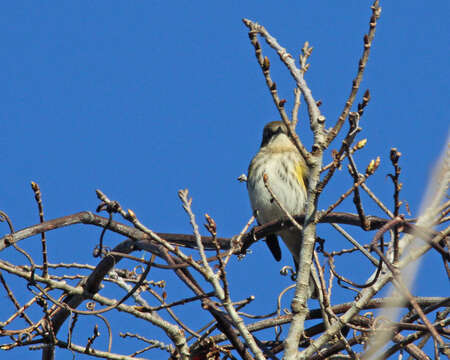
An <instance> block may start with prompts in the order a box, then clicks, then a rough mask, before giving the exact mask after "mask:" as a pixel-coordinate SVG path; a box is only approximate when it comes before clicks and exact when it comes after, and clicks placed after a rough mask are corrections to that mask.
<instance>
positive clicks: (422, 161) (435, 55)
mask: <svg viewBox="0 0 450 360" xmlns="http://www.w3.org/2000/svg"><path fill="white" fill-rule="evenodd" d="M370 4H371V1H361V0H353V1H346V2H344V3H343V2H336V1H323V0H322V1H301V2H300V1H289V2H288V1H284V2H275V1H273V2H272V1H247V2H242V1H230V2H226V3H225V2H210V1H196V2H189V1H112V2H111V1H96V2H92V1H41V2H35V1H19V0H16V1H13V2H3V3H2V5H0V39H1V44H2V55H1V56H0V69H2V71H1V72H0V84H1V85H0V119H1V121H0V146H1V152H0V161H1V164H2V167H1V168H2V180H1V183H0V209H1V210H3V211H6V212H7V213H8V214H9V215H10V217H11V219H12V220H13V222H14V224H15V226H16V228H17V229H21V228H23V227H26V226H29V225H31V224H34V223H36V222H37V221H38V214H37V211H36V205H35V203H34V200H33V195H32V191H31V189H30V185H29V183H30V181H32V180H33V181H36V182H37V183H39V185H40V186H41V190H42V192H43V197H44V204H45V216H46V218H47V219H50V218H55V217H59V216H63V215H67V214H71V213H74V212H78V211H82V210H95V207H96V206H97V204H98V201H97V199H96V197H95V193H94V190H95V189H97V188H99V189H101V190H102V191H104V192H105V193H106V194H107V195H108V196H109V197H110V198H112V199H115V200H118V201H119V202H120V203H121V204H122V205H123V206H124V207H125V208H131V209H133V210H134V211H135V213H136V214H137V215H138V216H139V217H140V219H141V220H142V221H143V222H144V223H145V224H146V225H147V226H148V227H150V228H151V229H153V230H154V231H159V232H190V227H189V223H188V220H187V218H186V216H185V214H184V212H183V210H182V208H181V206H180V203H179V200H178V196H177V190H178V189H180V188H189V190H190V192H191V195H192V196H193V198H194V203H193V207H194V210H195V211H196V214H197V218H198V221H199V223H202V222H203V219H202V217H203V214H204V213H205V212H207V213H209V214H210V215H211V216H212V217H213V218H214V219H215V220H216V222H217V224H218V230H219V235H220V236H231V235H234V234H236V233H238V232H239V231H240V230H241V228H242V227H243V225H244V224H245V222H246V221H247V220H248V218H249V217H250V215H251V210H250V206H249V203H248V198H247V192H246V188H245V185H243V184H240V183H238V182H237V181H236V178H237V177H238V176H239V175H240V174H242V173H244V172H246V170H247V166H248V163H249V161H250V159H251V157H252V156H253V155H254V154H255V153H256V151H257V150H258V146H259V143H260V136H261V130H262V127H263V126H264V124H265V123H266V122H268V121H272V120H276V119H278V114H277V111H276V109H275V107H274V106H273V104H272V99H271V97H270V94H269V91H268V90H267V88H266V85H265V82H264V78H263V76H262V73H261V70H260V68H259V66H258V65H257V63H256V60H255V56H254V51H253V48H252V46H251V45H250V43H249V40H248V36H247V29H246V27H245V26H244V25H243V24H242V22H241V19H242V18H243V17H247V18H249V19H252V20H256V21H258V22H259V23H261V24H263V25H264V26H265V27H266V28H267V29H268V30H269V31H270V32H271V33H272V35H274V36H275V37H276V38H277V39H278V40H279V41H280V43H281V44H282V45H283V46H285V47H286V48H287V49H288V51H290V52H291V53H292V54H293V56H294V57H295V58H296V57H297V54H298V53H299V51H300V49H301V47H302V45H303V43H304V41H305V40H308V41H309V42H310V43H311V44H312V45H313V46H314V52H313V56H312V57H311V59H310V62H311V68H310V70H309V71H308V73H307V77H306V78H307V81H308V83H309V85H310V87H311V89H312V91H313V94H314V96H315V98H316V99H321V100H322V102H323V105H322V107H321V109H322V112H323V113H324V115H325V116H326V118H327V120H328V125H329V126H330V125H332V124H334V122H335V121H336V118H337V116H338V115H339V113H340V111H341V110H342V107H343V105H344V102H345V100H346V97H347V95H348V93H349V90H350V86H351V80H352V78H353V76H354V74H355V72H356V69H357V62H358V59H359V56H360V54H361V51H362V38H363V35H364V33H366V32H367V31H368V20H369V17H370V8H369V7H370ZM381 6H382V7H383V11H382V17H381V19H380V21H379V26H378V29H377V34H376V38H375V42H374V46H373V48H372V54H371V58H370V61H369V64H368V67H367V71H366V73H365V77H364V82H363V86H362V89H363V90H365V89H366V88H369V89H370V91H371V94H372V100H371V102H370V104H369V107H368V108H367V110H366V112H365V114H364V117H363V120H362V123H361V125H362V127H363V132H362V133H361V135H360V137H359V138H364V137H367V138H368V144H367V146H366V148H365V149H364V150H363V151H361V153H360V154H359V155H358V156H357V162H358V164H359V167H360V168H361V169H364V168H365V166H366V165H367V163H368V162H369V161H370V159H372V158H375V157H376V156H380V157H381V167H380V169H379V171H378V174H377V175H376V176H375V178H373V179H371V180H370V181H369V186H371V187H372V188H374V189H375V190H377V191H378V192H379V194H380V196H381V197H382V199H384V200H385V201H386V202H388V203H389V204H390V203H391V201H392V185H391V183H390V180H389V179H387V178H386V174H387V173H388V172H390V171H391V167H390V164H389V149H390V148H391V147H393V146H395V147H397V148H398V149H399V150H400V151H401V152H402V153H403V156H402V158H401V167H402V179H403V182H404V187H403V190H402V195H401V198H402V199H405V200H407V201H408V202H409V205H410V208H411V211H412V212H413V215H415V214H417V210H418V208H419V205H420V200H421V195H422V193H423V189H424V187H425V185H426V183H427V179H428V175H429V172H430V169H431V168H432V165H433V163H434V161H435V160H436V159H437V157H438V155H439V152H440V151H441V149H442V148H443V146H444V144H445V142H446V137H447V135H448V115H447V102H448V94H449V85H448V78H449V71H448V35H449V24H448V14H449V2H448V1H443V0H438V1H434V2H429V3H425V2H423V1H420V0H413V1H404V0H402V1H382V2H381ZM264 51H265V54H266V55H268V56H269V57H270V58H271V60H272V63H273V64H274V70H273V74H272V76H273V78H274V79H275V80H276V81H277V83H278V88H279V90H280V96H281V97H282V98H286V99H287V100H288V105H287V106H289V105H290V104H292V89H293V82H292V81H291V80H290V79H289V76H288V74H287V72H286V70H285V69H284V68H283V67H282V66H281V65H275V64H277V62H278V57H277V55H276V54H274V53H273V52H272V51H270V50H269V49H267V48H264ZM361 96H362V93H361ZM361 96H360V97H359V98H358V99H361ZM301 121H302V124H301V127H300V128H299V133H300V136H301V137H302V138H303V139H304V141H305V142H306V143H310V141H311V140H310V132H309V126H307V125H306V123H305V116H304V113H303V118H302V120H301ZM337 146H338V145H337V143H335V144H334V146H333V148H336V147H337ZM328 158H329V155H328ZM348 186H350V178H349V176H348V175H347V174H346V173H343V174H342V175H340V179H338V180H337V181H335V182H333V183H332V184H330V187H329V188H327V192H326V193H325V194H324V198H323V201H322V202H321V207H322V208H324V207H326V206H327V205H328V204H329V203H330V202H331V201H334V200H335V199H336V198H337V197H338V196H339V195H340V193H341V192H343V191H344V190H345V189H347V188H348ZM366 208H367V211H368V212H372V213H374V214H376V215H382V214H381V213H379V212H378V210H377V209H376V208H375V207H374V206H372V205H369V203H367V205H366ZM339 210H342V211H344V210H347V211H352V212H354V209H353V206H352V202H351V201H349V202H347V203H345V204H344V206H343V207H341V208H339ZM74 230H75V231H57V232H52V233H49V234H48V238H49V257H50V260H51V261H52V262H57V261H67V262H69V261H76V262H86V261H90V262H91V263H93V264H95V263H96V260H95V259H92V258H91V257H90V254H91V253H92V249H93V247H94V246H95V244H96V243H97V241H98V234H99V230H98V229H95V228H89V229H83V228H82V227H81V226H80V227H77V228H76V229H74ZM6 232H7V228H6V227H5V225H2V233H3V234H4V233H6ZM319 235H321V236H323V237H325V238H327V239H329V240H330V241H329V244H332V245H330V247H336V248H343V247H349V245H348V244H346V243H345V242H344V240H343V239H341V238H339V237H338V236H337V234H336V233H332V232H330V231H329V229H328V227H323V228H319ZM362 239H363V241H364V242H367V241H369V237H367V236H365V237H364V238H362ZM118 240H119V237H118V236H114V235H110V236H109V238H108V245H110V246H113V245H114V244H115V243H117V241H118ZM31 242H34V243H35V245H29V244H28V246H29V248H30V246H31V247H32V248H37V247H38V246H40V244H39V239H38V238H33V239H32V240H31V239H30V240H27V241H26V242H23V244H22V245H23V246H26V245H25V244H26V243H31ZM8 251H9V252H8V253H7V254H9V256H12V257H9V259H10V260H11V259H14V260H15V261H17V262H19V261H22V259H21V258H19V257H18V256H13V252H12V251H10V250H8ZM284 254H285V256H284V262H283V264H290V262H291V260H290V257H288V256H286V250H285V249H284ZM2 256H3V255H2ZM436 258H437V257H436ZM433 259H434V258H431V260H430V262H429V263H427V264H425V265H424V266H425V272H426V273H432V270H433V267H432V264H433ZM344 264H345V263H344ZM438 264H439V265H438V266H439V273H438V274H439V275H436V276H434V275H433V276H432V279H431V280H428V281H427V284H426V287H425V286H419V287H417V288H416V290H417V293H418V294H421V293H423V294H425V293H427V294H429V295H438V294H439V291H438V290H439V289H438V287H437V285H436V282H437V281H442V279H443V278H442V271H441V270H440V267H441V266H442V265H441V264H440V263H438ZM281 265H282V264H278V263H276V262H275V261H274V260H272V258H271V256H270V254H269V252H268V250H267V249H266V248H265V246H264V244H263V243H258V244H256V245H255V246H254V248H253V254H252V255H251V256H248V257H247V258H246V259H245V260H244V261H242V262H233V263H232V264H231V268H230V270H229V273H230V277H231V279H232V280H233V279H234V280H236V281H238V282H237V283H236V284H237V285H238V286H236V289H235V290H234V291H235V292H234V293H233V299H234V300H239V299H241V298H243V297H247V296H249V295H251V294H254V295H256V296H257V300H256V301H255V305H254V307H253V308H251V309H252V311H254V312H259V313H264V312H269V311H271V310H272V309H273V307H274V304H275V301H276V297H274V298H270V299H269V298H268V297H267V296H266V295H267V294H266V295H264V294H265V292H264V290H265V288H266V287H276V288H277V289H278V288H279V290H281V289H282V288H284V287H286V286H287V285H288V284H289V281H288V280H287V279H284V278H283V279H282V280H280V279H279V275H278V271H279V268H280V266H281ZM360 272H361V279H365V278H367V275H368V269H366V268H364V267H362V268H361V271H360ZM346 274H347V275H351V272H347V273H346ZM163 276H164V273H156V272H155V278H154V279H155V280H159V279H161V278H162V277H163ZM361 279H359V280H361ZM420 279H421V280H423V279H424V278H423V277H421V278H420ZM435 281H436V282H435ZM444 281H445V280H444ZM178 291H180V290H178V289H170V288H168V289H167V292H168V294H169V298H168V299H169V300H170V299H173V298H176V297H177V296H179V295H180V294H181V292H180V293H178ZM2 298H3V300H2V303H5V302H6V301H7V300H6V299H5V297H4V295H2ZM338 299H339V297H338V298H337V299H336V301H337V300H338ZM21 300H22V302H23V299H21ZM193 309H194V310H193V311H196V309H199V308H198V307H197V308H193ZM9 313H10V312H9V311H8V312H6V314H9ZM6 314H5V312H4V311H2V310H0V318H1V319H5V317H6ZM124 330H125V329H124ZM104 333H105V332H104ZM89 335H90V328H89ZM99 344H100V345H99V347H101V344H102V343H101V342H99ZM113 350H114V348H113ZM116 351H119V349H116ZM130 352H132V350H130ZM26 354H29V352H28V351H27V352H26ZM34 356H35V357H36V358H37V357H39V356H40V355H37V353H34ZM59 356H60V357H59V358H60V359H69V358H71V354H70V352H61V353H59ZM150 356H151V354H150ZM2 358H13V353H6V357H5V354H2ZM77 358H82V357H81V356H79V357H77Z"/></svg>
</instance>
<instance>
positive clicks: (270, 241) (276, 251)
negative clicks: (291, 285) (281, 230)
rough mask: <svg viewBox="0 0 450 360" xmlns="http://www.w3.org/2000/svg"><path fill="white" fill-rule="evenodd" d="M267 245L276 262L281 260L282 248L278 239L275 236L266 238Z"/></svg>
mask: <svg viewBox="0 0 450 360" xmlns="http://www.w3.org/2000/svg"><path fill="white" fill-rule="evenodd" d="M266 244H267V246H268V247H269V250H270V252H271V253H272V255H273V257H274V258H275V260H276V261H280V260H281V248H280V244H279V242H278V238H277V236H276V235H275V234H270V235H268V236H266Z"/></svg>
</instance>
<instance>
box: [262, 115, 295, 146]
mask: <svg viewBox="0 0 450 360" xmlns="http://www.w3.org/2000/svg"><path fill="white" fill-rule="evenodd" d="M274 141H277V142H279V141H282V142H286V141H287V142H289V143H291V140H290V139H289V135H288V129H287V127H286V125H285V124H284V123H283V122H282V121H272V122H270V123H268V124H267V125H266V126H264V130H263V138H262V142H261V147H264V146H267V145H269V144H272V143H273V142H274Z"/></svg>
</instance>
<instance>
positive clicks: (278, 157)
mask: <svg viewBox="0 0 450 360" xmlns="http://www.w3.org/2000/svg"><path fill="white" fill-rule="evenodd" d="M308 175H309V170H308V166H307V165H306V161H305V159H304V158H303V156H302V155H301V154H300V152H299V151H298V150H297V148H296V146H295V145H294V143H293V141H292V140H291V138H290V137H289V134H288V129H287V127H286V125H285V124H284V123H283V122H282V121H272V122H269V123H268V124H266V126H265V127H264V130H263V136H262V141H261V146H260V149H259V151H258V153H257V154H256V155H255V156H254V157H253V159H252V160H251V162H250V165H249V167H248V175H247V190H248V195H249V198H250V204H251V207H252V209H253V213H254V215H255V217H256V220H257V222H258V224H260V225H262V224H265V223H267V222H270V221H274V220H280V219H282V218H285V217H286V214H285V212H284V211H283V210H282V209H281V207H280V206H279V205H278V204H277V202H276V201H274V199H273V197H272V195H271V194H270V192H269V190H268V189H267V188H266V185H265V184H264V177H266V181H267V183H268V186H269V187H270V189H271V191H272V192H273V194H274V196H275V197H276V198H277V200H278V201H279V202H280V203H281V204H282V205H283V207H284V208H285V210H286V211H287V212H289V214H290V215H301V214H303V213H304V210H305V209H304V208H305V203H306V199H307V187H308ZM277 235H279V236H280V237H281V239H282V240H283V242H284V243H285V245H286V246H287V248H288V249H289V251H290V253H291V254H292V256H293V258H294V263H295V266H296V269H297V268H298V264H299V256H300V251H301V247H302V234H301V232H300V231H299V229H298V228H294V227H291V228H287V229H283V230H281V231H279V232H278V233H277V234H270V235H268V236H267V237H266V239H265V241H266V244H267V246H268V247H269V249H270V251H271V253H272V255H273V257H274V258H275V260H277V261H280V260H281V248H280V244H279V243H278V238H277ZM311 276H313V275H311ZM308 296H309V297H312V298H317V290H316V285H315V282H314V280H313V279H312V278H311V279H310V282H309V294H308Z"/></svg>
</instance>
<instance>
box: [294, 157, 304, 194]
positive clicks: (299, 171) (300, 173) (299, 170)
mask: <svg viewBox="0 0 450 360" xmlns="http://www.w3.org/2000/svg"><path fill="white" fill-rule="evenodd" d="M295 174H296V175H297V180H298V182H299V183H300V184H301V185H302V186H303V187H304V188H305V189H306V184H305V176H306V167H305V165H304V164H302V163H298V164H297V165H296V166H295Z"/></svg>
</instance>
